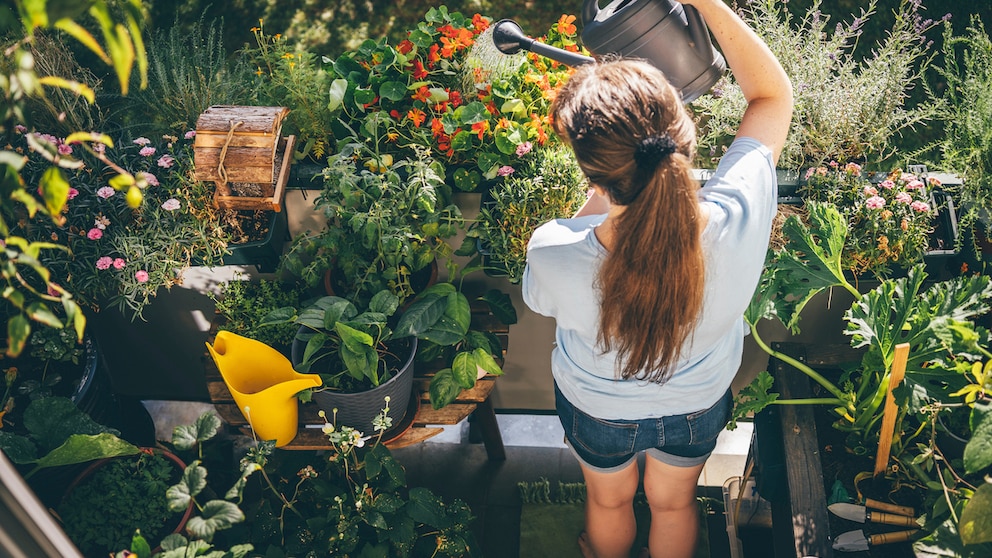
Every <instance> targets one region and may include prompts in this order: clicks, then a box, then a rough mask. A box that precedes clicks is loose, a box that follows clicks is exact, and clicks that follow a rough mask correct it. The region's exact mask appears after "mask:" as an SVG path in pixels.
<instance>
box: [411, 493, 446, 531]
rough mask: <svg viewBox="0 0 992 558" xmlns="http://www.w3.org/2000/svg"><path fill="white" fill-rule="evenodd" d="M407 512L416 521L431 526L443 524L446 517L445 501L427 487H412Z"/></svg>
mask: <svg viewBox="0 0 992 558" xmlns="http://www.w3.org/2000/svg"><path fill="white" fill-rule="evenodd" d="M407 513H409V514H410V517H412V518H413V520H414V521H417V522H419V523H423V524H424V525H428V526H431V527H444V525H441V523H442V521H443V518H444V502H442V501H441V499H440V498H439V497H438V496H437V495H436V494H434V493H433V492H431V491H430V490H429V489H427V488H423V487H415V488H411V489H410V503H409V505H408V506H407Z"/></svg>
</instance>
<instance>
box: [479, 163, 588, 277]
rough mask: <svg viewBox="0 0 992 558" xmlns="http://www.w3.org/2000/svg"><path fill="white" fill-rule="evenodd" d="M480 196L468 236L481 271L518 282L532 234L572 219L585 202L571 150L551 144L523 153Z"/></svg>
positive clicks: (583, 185) (584, 187)
mask: <svg viewBox="0 0 992 558" xmlns="http://www.w3.org/2000/svg"><path fill="white" fill-rule="evenodd" d="M504 174H505V177H504V178H503V179H502V181H501V182H499V183H497V184H496V185H495V186H493V187H492V188H491V189H490V190H488V191H487V192H485V193H484V194H483V197H482V207H481V209H480V211H479V217H478V220H477V221H476V222H475V223H474V224H473V225H472V227H471V228H470V230H469V232H468V236H469V237H472V238H476V239H478V242H479V251H480V253H481V254H482V255H483V265H484V271H485V272H486V273H487V274H488V275H492V276H505V277H507V279H508V280H509V281H510V282H511V283H519V282H520V280H521V279H522V278H523V271H524V266H525V264H526V263H527V262H526V256H527V243H528V242H529V241H530V237H531V235H532V234H533V233H534V230H535V229H536V228H537V227H538V226H540V225H541V224H543V223H545V222H547V221H550V220H552V219H557V218H562V217H571V216H572V215H574V214H575V212H576V211H578V209H579V208H580V207H581V206H582V204H583V203H585V201H586V199H587V196H586V192H587V190H588V185H587V183H586V179H585V177H584V175H583V174H582V171H581V169H579V166H578V163H577V162H576V161H575V157H574V156H573V155H572V152H571V150H570V149H569V148H567V147H565V146H563V145H560V144H559V145H555V146H549V147H544V148H534V149H533V151H530V150H528V151H527V152H521V158H520V163H519V164H517V165H515V166H513V167H508V168H507V170H505V171H504Z"/></svg>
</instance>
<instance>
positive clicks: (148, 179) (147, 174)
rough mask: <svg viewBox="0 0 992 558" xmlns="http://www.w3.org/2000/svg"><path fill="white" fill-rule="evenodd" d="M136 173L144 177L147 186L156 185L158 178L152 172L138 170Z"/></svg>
mask: <svg viewBox="0 0 992 558" xmlns="http://www.w3.org/2000/svg"><path fill="white" fill-rule="evenodd" d="M138 174H139V175H141V177H142V178H144V179H145V182H147V183H148V185H149V186H158V178H156V177H155V175H154V174H152V173H150V172H139V173H138Z"/></svg>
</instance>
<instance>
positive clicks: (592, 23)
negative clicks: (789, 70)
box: [493, 0, 727, 103]
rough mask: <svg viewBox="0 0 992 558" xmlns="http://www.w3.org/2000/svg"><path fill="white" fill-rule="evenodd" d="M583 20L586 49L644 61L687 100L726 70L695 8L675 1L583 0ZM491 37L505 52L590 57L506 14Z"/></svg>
mask: <svg viewBox="0 0 992 558" xmlns="http://www.w3.org/2000/svg"><path fill="white" fill-rule="evenodd" d="M582 23H583V29H582V42H583V44H584V45H585V47H586V48H587V49H589V51H591V52H592V53H594V54H596V55H604V54H608V53H617V54H620V55H622V56H624V57H636V58H643V59H645V60H647V61H648V62H650V63H651V64H653V65H654V66H656V67H657V68H658V69H660V70H661V71H662V73H664V74H665V77H667V78H668V81H670V82H671V83H672V85H673V86H675V88H676V89H678V90H679V92H680V93H681V94H682V100H683V101H685V102H687V103H688V102H690V101H692V100H694V99H696V98H697V97H699V96H700V95H702V94H703V93H706V92H707V91H709V90H710V88H711V87H713V85H714V84H715V83H716V82H717V80H719V79H720V77H721V76H722V75H723V73H724V72H725V71H726V69H727V63H726V61H725V60H724V59H723V55H721V54H720V53H719V52H717V50H716V49H715V48H713V43H712V42H711V41H710V35H709V30H707V28H706V23H705V22H704V21H703V18H702V17H701V16H700V15H699V12H697V11H696V9H695V8H693V7H692V6H683V5H682V4H681V3H679V2H675V1H674V0H613V2H610V3H609V4H608V5H607V6H606V7H605V8H600V7H599V2H598V0H586V2H585V5H584V6H583V9H582ZM493 42H494V43H495V44H496V48H497V49H499V50H500V51H501V52H503V53H506V54H514V53H516V52H519V51H520V50H521V49H525V50H530V51H532V52H535V53H537V54H540V55H542V56H547V57H548V58H551V59H553V60H557V61H559V62H562V63H563V64H568V65H571V66H574V65H578V64H585V63H588V62H592V61H593V60H594V59H593V58H590V57H588V56H582V55H580V54H576V53H574V52H568V51H565V50H562V49H558V48H555V47H552V46H549V45H545V44H542V43H539V42H537V41H535V40H534V39H531V38H529V37H527V36H525V35H524V33H523V31H522V30H521V29H520V27H519V26H518V25H517V24H516V23H514V22H513V21H511V20H506V19H504V20H502V21H499V22H497V23H496V25H494V27H493Z"/></svg>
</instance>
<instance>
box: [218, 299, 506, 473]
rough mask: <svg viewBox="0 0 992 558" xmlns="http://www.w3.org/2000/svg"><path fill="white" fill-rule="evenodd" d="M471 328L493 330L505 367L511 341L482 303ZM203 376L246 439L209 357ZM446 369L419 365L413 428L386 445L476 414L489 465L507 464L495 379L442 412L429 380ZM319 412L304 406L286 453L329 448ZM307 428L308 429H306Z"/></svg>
mask: <svg viewBox="0 0 992 558" xmlns="http://www.w3.org/2000/svg"><path fill="white" fill-rule="evenodd" d="M222 319H223V318H222V317H221V316H220V315H219V314H218V315H217V317H216V318H215V319H214V323H213V326H212V327H211V329H210V333H209V337H208V342H209V343H211V344H212V343H213V342H214V337H215V335H216V333H217V327H218V325H219V322H220V320H222ZM472 327H473V328H474V329H477V330H479V331H489V332H491V333H493V334H495V335H496V337H497V339H499V341H500V344H501V345H502V347H503V354H502V355H500V358H499V363H500V364H501V365H502V361H503V357H505V355H506V347H507V344H508V342H509V327H508V326H506V325H505V324H502V323H501V322H500V321H499V320H497V319H496V318H495V317H494V316H493V315H492V313H491V312H490V311H489V309H488V308H487V307H486V305H485V304H484V303H479V304H474V305H473V307H472ZM202 359H203V366H204V374H205V376H206V381H207V391H208V393H209V394H210V400H211V402H212V403H213V404H214V408H215V409H217V414H218V415H219V416H220V418H221V419H222V420H223V421H224V422H226V423H227V424H229V425H231V426H233V427H235V428H238V429H239V430H241V431H242V432H243V433H244V434H246V435H251V429H250V428H249V427H248V421H247V420H246V419H245V417H244V415H243V414H241V411H240V410H238V407H237V405H236V404H235V402H234V398H233V397H232V396H231V392H230V391H229V390H228V389H227V385H226V384H225V383H224V379H223V378H222V377H221V375H220V371H219V370H217V366H216V364H215V363H214V360H213V358H211V357H210V354H209V353H207V352H206V351H204V353H203V357H202ZM442 366H444V364H443V363H441V362H434V363H429V364H426V365H424V364H421V363H418V364H417V369H416V370H415V374H416V376H415V377H414V388H413V389H414V395H413V396H414V397H417V398H418V399H419V401H420V403H419V406H418V410H417V414H416V416H415V417H414V418H413V424H412V426H411V427H410V428H409V429H407V431H406V432H404V433H403V434H402V435H400V436H399V437H397V438H395V439H393V440H391V441H389V442H388V443H387V444H386V446H387V447H389V448H391V449H396V448H402V447H406V446H410V445H414V444H418V443H420V442H423V441H425V440H428V439H430V438H432V437H434V436H436V435H438V434H440V433H441V432H443V428H441V426H447V425H454V424H458V423H460V422H461V421H463V420H465V419H466V418H468V417H469V415H473V414H474V420H476V422H477V425H478V426H479V428H480V432H481V434H482V439H483V442H484V443H485V445H486V452H487V454H488V455H489V459H491V460H503V459H506V453H505V450H504V447H503V438H502V436H501V434H500V432H499V427H498V425H497V423H496V413H495V410H494V409H493V406H492V403H491V402H490V401H489V397H490V395H492V392H493V389H495V387H496V376H493V375H491V374H490V375H486V376H484V377H482V378H480V379H479V380H477V381H476V383H475V387H473V388H471V389H465V390H462V391H461V393H460V394H459V395H458V397H457V398H456V399H455V401H454V402H452V403H451V404H449V405H447V406H445V407H444V408H442V409H434V408H433V407H432V406H431V403H430V392H429V391H428V390H429V387H430V378H431V376H433V375H434V373H435V372H437V371H438V370H440V369H441V367H442ZM318 411H319V409H318V407H317V406H316V404H313V403H301V404H300V413H299V421H300V429H299V431H298V433H297V435H296V438H295V439H293V441H292V442H290V443H289V444H288V445H286V446H284V447H283V448H282V449H289V450H321V449H328V448H329V447H330V446H329V444H328V441H327V437H326V436H325V435H324V434H323V433H322V432H321V430H320V428H319V427H320V426H322V425H323V424H324V419H322V418H321V417H320V416H318V414H317V413H318ZM308 426H309V428H308Z"/></svg>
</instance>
